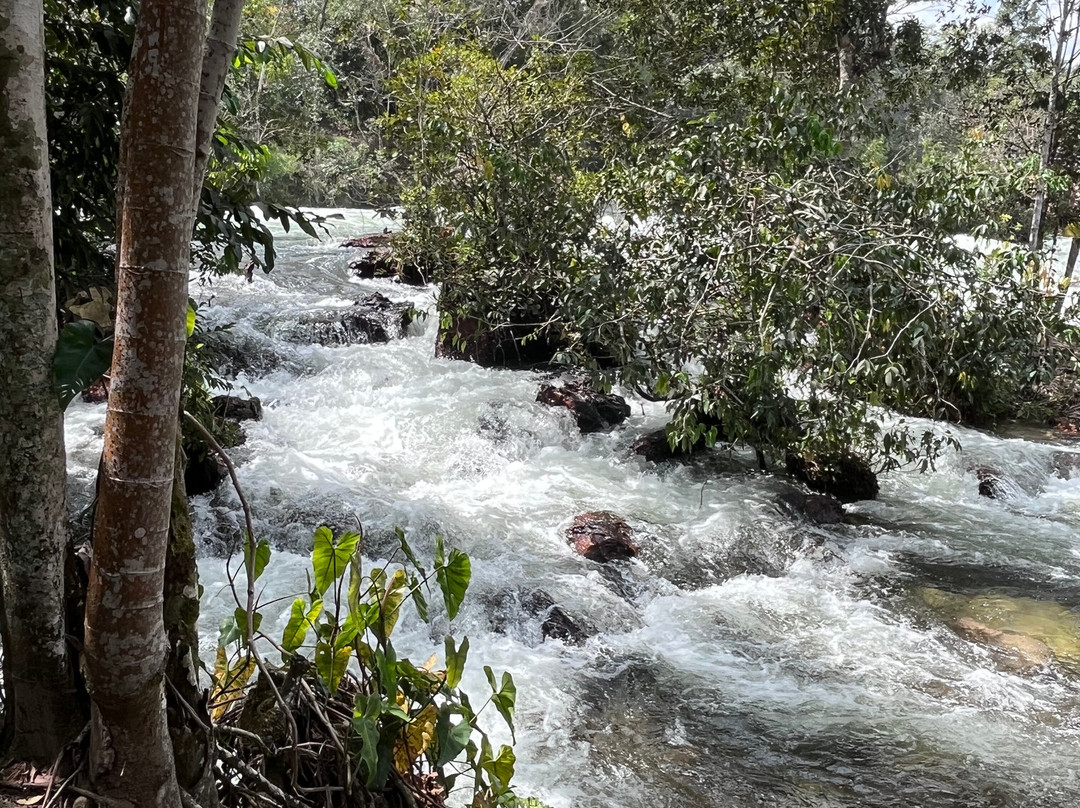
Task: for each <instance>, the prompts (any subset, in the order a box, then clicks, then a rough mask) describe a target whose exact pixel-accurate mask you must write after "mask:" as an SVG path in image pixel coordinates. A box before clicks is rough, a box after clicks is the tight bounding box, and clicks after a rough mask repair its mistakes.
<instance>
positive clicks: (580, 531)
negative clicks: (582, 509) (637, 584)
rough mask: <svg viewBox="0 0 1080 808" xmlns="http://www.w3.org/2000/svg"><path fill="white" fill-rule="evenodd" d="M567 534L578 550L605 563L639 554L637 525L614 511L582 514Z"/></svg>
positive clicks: (593, 559) (567, 537) (591, 558)
mask: <svg viewBox="0 0 1080 808" xmlns="http://www.w3.org/2000/svg"><path fill="white" fill-rule="evenodd" d="M565 536H566V540H567V541H568V542H569V543H570V545H571V546H572V547H573V548H574V551H575V552H576V553H578V554H579V555H583V556H585V558H587V559H589V560H590V561H596V562H598V563H601V564H604V563H607V562H608V561H619V560H622V559H626V558H634V557H635V556H636V555H637V554H638V547H637V545H636V544H635V543H634V539H633V536H634V531H633V528H631V527H630V525H628V524H627V523H626V520H624V519H622V518H621V517H619V516H617V515H615V514H613V513H611V512H610V511H591V512H589V513H582V514H578V515H577V516H575V517H574V521H573V523H572V524H571V525H570V527H568V528H567V529H566V531H565Z"/></svg>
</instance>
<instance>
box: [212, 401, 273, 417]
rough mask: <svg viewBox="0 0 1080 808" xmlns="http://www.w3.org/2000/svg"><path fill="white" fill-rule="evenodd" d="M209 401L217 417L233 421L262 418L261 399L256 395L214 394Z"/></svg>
mask: <svg viewBox="0 0 1080 808" xmlns="http://www.w3.org/2000/svg"><path fill="white" fill-rule="evenodd" d="M210 403H211V405H213V407H214V415H216V416H217V417H218V418H230V419H232V420H233V421H261V420H262V414H263V412H262V401H260V400H259V398H258V397H257V396H252V397H251V398H240V397H239V396H231V395H225V396H214V397H213V399H211V401H210Z"/></svg>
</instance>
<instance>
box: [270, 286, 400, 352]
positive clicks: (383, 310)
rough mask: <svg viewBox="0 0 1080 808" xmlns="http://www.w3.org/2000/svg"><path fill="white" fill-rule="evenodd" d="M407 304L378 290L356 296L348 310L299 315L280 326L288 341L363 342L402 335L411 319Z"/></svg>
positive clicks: (350, 343) (343, 343)
mask: <svg viewBox="0 0 1080 808" xmlns="http://www.w3.org/2000/svg"><path fill="white" fill-rule="evenodd" d="M412 312H413V308H412V306H410V305H409V304H408V303H395V302H394V301H392V300H390V299H389V298H387V297H385V296H383V295H380V294H378V293H375V294H371V295H367V296H366V297H362V298H360V299H358V300H357V301H356V302H355V303H354V304H353V306H352V308H350V309H331V310H328V311H315V312H307V313H305V314H302V315H301V316H300V317H299V319H298V320H297V321H296V322H295V323H294V324H293V325H292V326H288V327H286V328H285V329H284V336H285V338H286V339H288V340H289V341H290V342H299V343H307V344H311V343H318V344H320V345H365V344H368V343H373V342H389V341H390V340H392V339H399V338H400V337H403V336H405V331H406V329H407V328H408V326H409V322H410V321H411V319H412Z"/></svg>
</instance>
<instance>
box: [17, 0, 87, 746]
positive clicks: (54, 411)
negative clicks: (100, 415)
mask: <svg viewBox="0 0 1080 808" xmlns="http://www.w3.org/2000/svg"><path fill="white" fill-rule="evenodd" d="M0 82H2V84H0V342H2V344H3V346H4V347H3V350H2V351H0V384H2V386H3V389H4V395H2V396H0V587H2V590H3V595H4V597H3V609H2V610H0V611H2V614H0V620H2V631H3V648H4V685H5V690H6V698H7V713H6V715H5V716H4V718H5V726H4V739H5V741H6V742H7V744H8V749H7V752H8V754H9V755H10V756H12V757H14V758H17V759H26V760H32V761H35V762H37V763H40V764H45V763H51V762H52V760H53V759H54V758H55V757H56V755H57V753H58V751H59V750H60V749H61V747H62V746H63V745H64V744H65V743H67V742H68V741H69V740H71V738H72V737H73V736H74V735H75V734H76V733H77V732H78V731H79V729H80V728H81V727H82V725H83V723H84V722H85V716H84V714H83V713H82V712H81V707H80V700H79V698H78V689H77V687H76V684H75V676H74V665H73V662H72V658H71V653H70V649H69V647H68V644H67V640H66V635H67V621H66V610H65V607H64V558H65V552H66V550H67V531H66V512H65V498H64V489H65V475H66V471H65V466H64V433H63V420H62V413H61V410H60V405H59V403H58V401H57V398H56V393H55V388H54V386H53V378H52V356H53V353H54V350H55V346H56V333H57V332H56V300H55V292H54V286H53V254H52V205H51V196H50V188H49V162H48V146H47V140H46V134H45V74H44V27H43V19H42V2H41V0H0Z"/></svg>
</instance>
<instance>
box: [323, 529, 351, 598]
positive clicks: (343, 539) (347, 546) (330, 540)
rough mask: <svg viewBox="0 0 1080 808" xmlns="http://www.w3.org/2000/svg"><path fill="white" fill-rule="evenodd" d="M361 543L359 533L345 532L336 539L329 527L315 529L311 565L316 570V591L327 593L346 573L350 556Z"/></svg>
mask: <svg viewBox="0 0 1080 808" xmlns="http://www.w3.org/2000/svg"><path fill="white" fill-rule="evenodd" d="M359 543H360V535H359V534H358V533H344V534H342V535H341V536H340V537H339V538H338V539H337V540H336V541H335V540H334V534H333V533H331V532H330V528H328V527H325V526H324V527H320V528H319V529H318V530H316V531H315V546H314V548H313V549H312V551H311V566H312V568H313V570H314V572H315V591H316V592H317V593H318V594H320V595H324V594H326V590H327V589H329V588H330V586H331V585H332V584H333V583H334V581H336V580H337V579H338V578H340V577H341V576H342V575H344V574H345V570H346V568H347V567H348V565H349V558H350V556H352V554H353V551H354V550H356V548H357V545H358V544H359Z"/></svg>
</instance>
